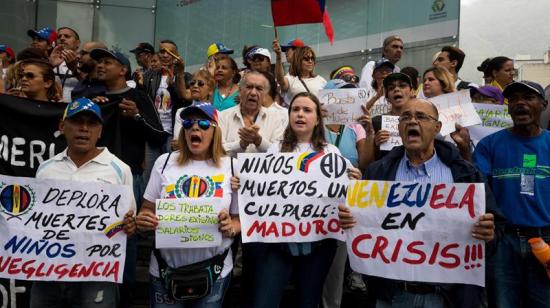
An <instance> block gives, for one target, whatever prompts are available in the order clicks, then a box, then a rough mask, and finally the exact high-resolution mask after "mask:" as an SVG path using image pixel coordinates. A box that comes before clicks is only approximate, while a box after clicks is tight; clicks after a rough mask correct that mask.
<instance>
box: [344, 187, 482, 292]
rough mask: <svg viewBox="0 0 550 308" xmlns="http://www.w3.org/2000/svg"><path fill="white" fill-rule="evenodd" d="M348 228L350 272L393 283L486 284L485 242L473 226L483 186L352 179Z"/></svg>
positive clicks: (349, 188) (348, 200)
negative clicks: (474, 234)
mask: <svg viewBox="0 0 550 308" xmlns="http://www.w3.org/2000/svg"><path fill="white" fill-rule="evenodd" d="M346 206H347V207H349V208H350V210H351V213H352V214H353V216H354V218H355V220H356V221H357V225H355V226H354V227H352V228H351V229H348V230H346V236H347V237H346V245H347V250H348V256H349V260H350V265H351V267H352V269H353V270H354V271H356V272H359V273H363V274H366V275H372V276H379V277H384V278H390V279H398V280H405V281H421V282H439V283H465V284H473V285H479V286H484V285H485V243H484V242H483V241H480V240H477V239H474V238H473V237H472V228H473V226H474V224H475V223H476V222H477V221H478V219H479V216H480V215H482V214H483V213H484V212H485V187H484V185H483V184H464V183H460V184H458V183H416V182H415V183H412V182H384V181H352V182H351V184H350V186H349V187H348V195H347V198H346Z"/></svg>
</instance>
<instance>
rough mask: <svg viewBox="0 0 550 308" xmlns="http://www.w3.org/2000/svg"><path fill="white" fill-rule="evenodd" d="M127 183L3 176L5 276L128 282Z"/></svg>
mask: <svg viewBox="0 0 550 308" xmlns="http://www.w3.org/2000/svg"><path fill="white" fill-rule="evenodd" d="M133 196H134V195H133V193H132V188H131V187H129V186H124V185H110V184H103V183H83V182H75V181H60V180H52V179H32V178H21V177H8V176H0V277H2V278H10V279H11V278H13V279H20V280H48V281H109V282H117V283H122V274H123V270H124V258H125V256H126V234H125V233H124V232H123V230H122V229H123V224H122V220H123V219H124V215H125V214H126V212H127V211H128V210H129V208H130V206H131V204H132V203H133V198H134V197H133Z"/></svg>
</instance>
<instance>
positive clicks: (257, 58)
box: [249, 55, 267, 62]
mask: <svg viewBox="0 0 550 308" xmlns="http://www.w3.org/2000/svg"><path fill="white" fill-rule="evenodd" d="M249 60H250V61H251V62H264V61H266V60H267V57H266V56H262V55H253V56H252V58H250V59H249Z"/></svg>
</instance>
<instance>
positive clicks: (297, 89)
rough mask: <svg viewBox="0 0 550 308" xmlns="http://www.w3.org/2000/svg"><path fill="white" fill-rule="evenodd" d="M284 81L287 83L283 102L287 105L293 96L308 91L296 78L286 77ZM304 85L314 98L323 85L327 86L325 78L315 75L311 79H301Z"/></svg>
mask: <svg viewBox="0 0 550 308" xmlns="http://www.w3.org/2000/svg"><path fill="white" fill-rule="evenodd" d="M285 78H286V80H287V81H288V90H287V91H286V93H285V96H284V98H285V102H286V103H287V104H290V102H291V101H292V99H293V98H294V96H295V95H296V94H298V93H302V92H308V90H307V89H306V88H305V87H304V85H303V84H302V82H301V81H300V78H298V76H291V75H288V74H287V75H286V76H285ZM302 80H303V81H304V83H305V84H306V85H307V88H308V89H309V92H310V93H311V94H313V95H315V96H318V95H319V91H321V90H322V89H323V88H324V87H325V85H326V84H327V81H326V80H325V78H323V77H321V76H319V75H317V76H315V77H313V78H302Z"/></svg>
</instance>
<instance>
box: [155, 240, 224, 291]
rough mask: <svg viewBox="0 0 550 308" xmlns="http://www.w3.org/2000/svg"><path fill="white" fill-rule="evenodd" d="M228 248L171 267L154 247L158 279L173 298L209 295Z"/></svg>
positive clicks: (219, 272)
mask: <svg viewBox="0 0 550 308" xmlns="http://www.w3.org/2000/svg"><path fill="white" fill-rule="evenodd" d="M228 252H229V249H227V250H225V251H224V252H223V253H222V254H219V255H217V256H214V257H212V258H210V259H207V260H204V261H200V262H197V263H193V264H189V265H185V266H182V267H178V268H171V267H169V266H168V264H167V263H166V261H164V259H163V258H162V256H161V255H160V250H158V249H154V250H153V253H154V255H155V257H156V258H157V263H158V266H159V275H160V279H161V281H162V282H163V284H164V287H165V288H166V290H168V293H169V294H170V296H171V297H172V298H173V299H174V300H178V301H187V300H194V299H200V298H203V297H205V296H208V295H210V293H211V292H212V286H213V284H214V282H215V281H216V279H218V277H219V276H220V274H221V273H222V270H223V262H224V260H225V258H226V257H227V254H228Z"/></svg>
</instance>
